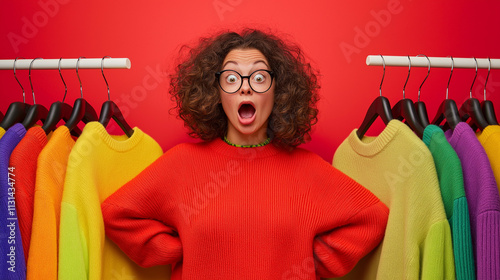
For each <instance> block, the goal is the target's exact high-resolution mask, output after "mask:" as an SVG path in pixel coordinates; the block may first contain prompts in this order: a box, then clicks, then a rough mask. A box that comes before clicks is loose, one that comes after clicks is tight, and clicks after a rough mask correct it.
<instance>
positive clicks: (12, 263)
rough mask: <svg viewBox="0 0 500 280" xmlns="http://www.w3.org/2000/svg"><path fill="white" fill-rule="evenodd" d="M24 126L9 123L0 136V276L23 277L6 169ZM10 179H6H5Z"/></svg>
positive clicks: (17, 279)
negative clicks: (5, 130)
mask: <svg viewBox="0 0 500 280" xmlns="http://www.w3.org/2000/svg"><path fill="white" fill-rule="evenodd" d="M25 134H26V129H25V128H24V126H23V125H22V124H20V123H17V124H15V125H13V126H12V127H11V128H9V129H8V130H7V132H5V134H4V135H3V136H2V138H1V139H0V190H1V194H0V207H1V209H0V225H1V230H0V279H2V280H3V279H5V280H24V279H26V263H25V260H24V252H23V242H22V241H21V240H22V239H21V232H20V230H19V222H18V220H17V213H16V208H15V200H14V197H15V195H14V194H15V191H14V189H15V182H16V181H15V180H16V178H14V177H13V176H12V174H9V173H12V171H11V170H9V159H10V155H11V154H12V151H13V150H14V148H15V147H16V146H17V144H18V143H19V142H20V141H21V139H23V137H24V135H25ZM9 179H10V180H9Z"/></svg>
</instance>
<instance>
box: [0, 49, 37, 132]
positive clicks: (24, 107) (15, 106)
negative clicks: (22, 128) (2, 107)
mask: <svg viewBox="0 0 500 280" xmlns="http://www.w3.org/2000/svg"><path fill="white" fill-rule="evenodd" d="M18 58H19V57H16V59H14V78H16V81H17V83H18V84H19V86H20V87H21V89H22V91H23V102H13V103H11V104H10V105H9V108H8V109H7V112H5V115H4V117H3V119H2V121H1V122H0V127H1V128H3V129H4V130H7V129H9V127H11V126H13V125H14V124H16V123H19V122H21V121H22V120H24V118H25V117H26V112H27V111H28V109H29V107H30V106H31V105H30V104H27V103H26V94H25V92H24V88H23V85H21V82H19V79H18V78H17V76H16V62H17V59H18Z"/></svg>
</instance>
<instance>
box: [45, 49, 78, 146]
mask: <svg viewBox="0 0 500 280" xmlns="http://www.w3.org/2000/svg"><path fill="white" fill-rule="evenodd" d="M61 60H62V57H61V58H60V59H59V75H60V76H61V80H62V82H63V84H64V96H63V100H62V102H61V101H56V102H54V103H52V105H51V106H50V109H49V113H48V115H47V119H46V120H45V122H44V123H43V126H42V129H43V130H44V131H45V133H46V134H48V133H49V132H51V131H53V130H54V129H55V128H56V126H57V124H58V123H59V122H60V121H61V120H64V121H66V122H67V121H68V120H69V119H70V117H71V112H72V111H73V108H72V107H71V105H69V104H67V103H64V100H65V99H66V94H67V93H68V87H67V86H66V82H64V78H63V76H62V73H61ZM72 134H73V135H75V134H76V135H75V136H77V135H80V134H81V130H80V129H79V128H78V127H75V129H74V130H73V131H72Z"/></svg>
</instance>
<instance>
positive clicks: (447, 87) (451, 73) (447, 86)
mask: <svg viewBox="0 0 500 280" xmlns="http://www.w3.org/2000/svg"><path fill="white" fill-rule="evenodd" d="M450 58H451V72H450V78H449V79H448V84H447V85H446V99H448V90H449V88H450V81H451V76H452V75H453V66H454V64H455V63H454V61H453V56H450Z"/></svg>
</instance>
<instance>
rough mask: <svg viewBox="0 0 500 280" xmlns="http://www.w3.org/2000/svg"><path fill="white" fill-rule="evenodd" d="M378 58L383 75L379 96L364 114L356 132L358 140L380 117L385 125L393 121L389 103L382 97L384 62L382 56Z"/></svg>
mask: <svg viewBox="0 0 500 280" xmlns="http://www.w3.org/2000/svg"><path fill="white" fill-rule="evenodd" d="M380 56H381V57H382V64H383V66H384V73H383V74H382V80H381V81H380V87H379V94H380V96H378V97H377V98H375V100H373V102H372V104H371V105H370V107H369V108H368V111H367V112H366V115H365V118H364V120H363V122H362V123H361V125H360V126H359V128H358V131H357V132H356V134H357V135H358V137H359V139H361V138H363V136H364V135H365V133H366V131H368V128H370V126H371V125H372V124H373V122H374V121H375V120H376V119H377V117H380V118H381V119H382V121H383V122H384V123H385V124H386V125H387V124H388V123H389V122H390V121H391V120H392V119H393V118H392V109H391V103H390V102H389V99H387V97H384V96H382V83H383V82H384V76H385V60H384V56H383V55H380Z"/></svg>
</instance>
